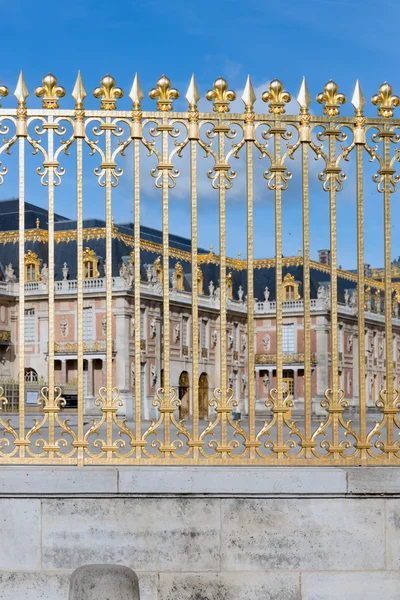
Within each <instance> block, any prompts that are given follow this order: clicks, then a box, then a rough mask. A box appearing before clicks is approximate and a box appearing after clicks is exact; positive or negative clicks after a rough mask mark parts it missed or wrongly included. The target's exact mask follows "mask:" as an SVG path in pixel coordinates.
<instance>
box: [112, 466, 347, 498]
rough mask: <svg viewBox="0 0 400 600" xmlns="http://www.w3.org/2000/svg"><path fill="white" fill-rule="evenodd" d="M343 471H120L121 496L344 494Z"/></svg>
mask: <svg viewBox="0 0 400 600" xmlns="http://www.w3.org/2000/svg"><path fill="white" fill-rule="evenodd" d="M346 489H347V482H346V471H345V470H344V469H332V468H319V469H318V472H317V473H316V470H315V468H304V467H302V468H298V467H294V468H290V467H284V468H280V467H269V468H268V467H246V468H245V469H244V468H241V467H228V466H223V467H168V469H165V468H164V467H150V468H148V467H136V468H135V467H133V468H132V467H120V468H119V491H120V493H123V494H215V495H221V496H223V495H229V494H232V495H238V494H257V495H264V494H266V495H267V494H293V495H298V494H345V493H346Z"/></svg>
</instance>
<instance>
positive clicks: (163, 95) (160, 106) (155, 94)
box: [149, 75, 179, 112]
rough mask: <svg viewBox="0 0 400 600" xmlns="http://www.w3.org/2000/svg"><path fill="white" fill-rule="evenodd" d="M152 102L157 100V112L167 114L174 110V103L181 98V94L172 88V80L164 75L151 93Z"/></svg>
mask: <svg viewBox="0 0 400 600" xmlns="http://www.w3.org/2000/svg"><path fill="white" fill-rule="evenodd" d="M149 96H150V98H151V99H152V100H157V110H161V111H162V112H167V111H169V110H172V102H173V101H174V100H177V99H178V98H179V92H178V90H176V89H175V88H172V87H171V80H170V79H168V77H166V76H165V75H162V76H161V77H160V79H158V81H157V87H156V88H153V89H152V90H150V92H149Z"/></svg>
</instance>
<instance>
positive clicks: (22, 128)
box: [14, 71, 29, 137]
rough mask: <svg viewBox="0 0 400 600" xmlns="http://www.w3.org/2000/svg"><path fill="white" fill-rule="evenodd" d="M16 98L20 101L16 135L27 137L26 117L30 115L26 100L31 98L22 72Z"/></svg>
mask: <svg viewBox="0 0 400 600" xmlns="http://www.w3.org/2000/svg"><path fill="white" fill-rule="evenodd" d="M14 96H15V97H16V99H17V101H18V108H17V117H18V121H17V127H16V134H17V136H18V137H26V136H27V135H28V128H27V124H26V117H27V115H28V111H27V109H26V99H27V97H28V96H29V92H28V88H27V87H26V83H25V79H24V74H23V72H22V71H20V74H19V77H18V81H17V87H16V88H15V92H14Z"/></svg>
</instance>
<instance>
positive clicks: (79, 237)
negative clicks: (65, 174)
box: [76, 137, 85, 466]
mask: <svg viewBox="0 0 400 600" xmlns="http://www.w3.org/2000/svg"><path fill="white" fill-rule="evenodd" d="M76 144H77V145H76V221H77V228H76V260H77V279H78V281H77V284H78V286H77V287H78V289H77V313H76V317H77V338H78V440H79V442H80V443H82V441H83V415H84V403H85V398H84V387H83V376H84V374H83V169H82V138H81V137H78V138H77V140H76ZM78 464H79V465H80V466H82V465H83V447H82V446H79V447H78Z"/></svg>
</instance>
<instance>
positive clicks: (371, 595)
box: [301, 571, 400, 600]
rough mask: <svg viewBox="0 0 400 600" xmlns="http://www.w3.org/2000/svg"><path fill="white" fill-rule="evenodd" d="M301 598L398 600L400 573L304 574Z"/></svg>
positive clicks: (314, 599)
mask: <svg viewBox="0 0 400 600" xmlns="http://www.w3.org/2000/svg"><path fill="white" fill-rule="evenodd" d="M301 590H302V600H339V598H340V600H378V599H380V598H384V599H385V600H398V599H399V597H400V594H399V590H400V573H396V572H393V571H375V572H374V571H366V572H361V571H359V572H357V573H332V572H331V573H326V572H325V573H303V574H302V576H301Z"/></svg>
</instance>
